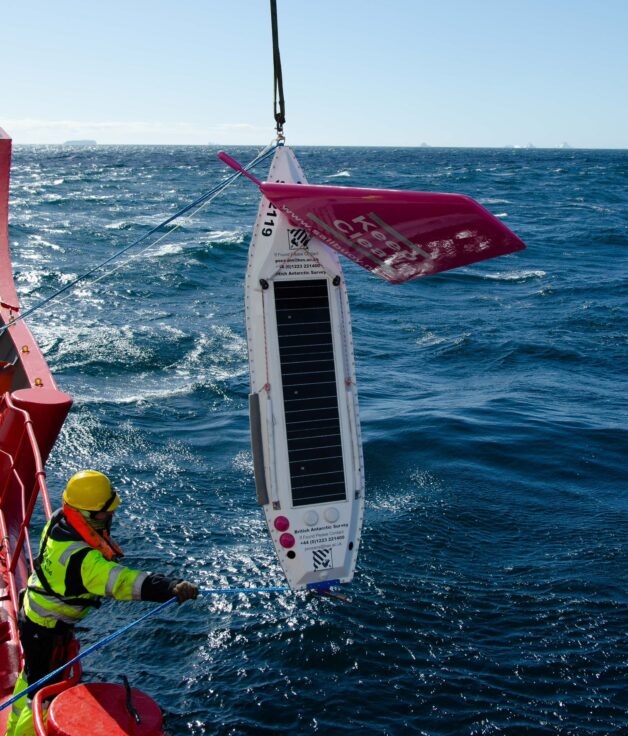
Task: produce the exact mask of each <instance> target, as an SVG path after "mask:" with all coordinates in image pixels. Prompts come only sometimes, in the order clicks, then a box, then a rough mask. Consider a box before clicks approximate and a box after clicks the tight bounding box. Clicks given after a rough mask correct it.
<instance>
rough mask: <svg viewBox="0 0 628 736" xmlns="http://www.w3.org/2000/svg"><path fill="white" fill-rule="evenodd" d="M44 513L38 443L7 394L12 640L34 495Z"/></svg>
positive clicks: (5, 562) (2, 487) (6, 562)
mask: <svg viewBox="0 0 628 736" xmlns="http://www.w3.org/2000/svg"><path fill="white" fill-rule="evenodd" d="M38 498H41V501H42V503H43V507H44V512H45V514H46V518H49V517H50V515H51V513H52V509H51V506H50V499H49V497H48V488H47V486H46V474H45V472H44V469H43V464H42V461H41V455H40V452H39V447H38V444H37V441H36V439H35V433H34V430H33V425H32V422H31V418H30V416H29V414H28V412H26V411H25V410H23V409H19V408H18V407H16V406H15V405H14V403H13V401H12V400H11V397H10V395H9V394H8V393H6V394H4V396H2V398H0V534H1V535H2V545H1V549H0V555H1V557H2V559H1V563H2V565H1V567H2V568H3V569H2V577H3V582H4V585H5V591H6V592H5V595H7V598H8V600H5V601H4V606H5V610H6V612H7V613H8V616H7V618H6V621H7V623H8V624H9V627H10V635H9V637H7V638H8V639H11V640H13V641H15V642H17V641H18V633H17V612H18V611H19V590H20V588H22V587H24V586H25V585H26V581H27V579H28V576H29V575H30V573H31V571H32V566H33V553H32V549H31V542H30V536H29V532H28V527H29V524H30V521H31V517H32V515H33V510H34V508H35V504H36V502H37V499H38Z"/></svg>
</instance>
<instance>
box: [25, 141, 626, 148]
mask: <svg viewBox="0 0 628 736" xmlns="http://www.w3.org/2000/svg"><path fill="white" fill-rule="evenodd" d="M13 143H14V145H16V146H69V147H81V146H84V147H89V146H98V147H105V146H164V147H176V146H194V147H200V148H202V147H207V148H231V149H233V148H257V147H261V146H264V145H267V144H266V143H218V142H216V141H208V142H207V143H99V142H98V141H96V140H94V139H92V138H80V139H78V138H77V139H72V140H67V141H63V142H62V143H59V142H57V143H52V142H47V143H26V142H25V143H18V142H16V141H15V140H13ZM289 145H292V146H293V147H295V148H297V147H298V148H397V149H398V148H408V149H414V148H419V149H430V148H434V149H437V148H441V149H442V148H450V149H474V148H477V149H489V150H490V149H493V150H518V151H519V150H523V151H525V150H546V151H559V150H575V151H577V150H581V151H587V150H590V151H625V150H628V148H620V147H606V148H605V147H599V146H596V147H591V148H589V147H586V146H572V145H570V144H569V143H567V142H563V143H560V144H557V145H554V146H537V145H535V144H534V143H527V144H525V145H523V144H512V143H507V144H502V145H495V146H471V145H465V146H439V145H433V144H431V143H427V142H425V141H423V142H421V143H417V144H414V145H390V144H389V145H355V144H339V143H336V144H317V143H298V142H292V143H290V144H289Z"/></svg>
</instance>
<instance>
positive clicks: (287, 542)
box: [279, 534, 295, 549]
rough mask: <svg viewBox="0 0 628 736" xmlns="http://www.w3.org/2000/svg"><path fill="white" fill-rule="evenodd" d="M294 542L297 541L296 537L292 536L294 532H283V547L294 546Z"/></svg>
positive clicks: (280, 539) (280, 541) (280, 538)
mask: <svg viewBox="0 0 628 736" xmlns="http://www.w3.org/2000/svg"><path fill="white" fill-rule="evenodd" d="M294 542H295V539H294V537H293V536H292V534H282V535H281V536H280V537H279V544H280V545H281V546H282V547H285V548H286V549H288V548H290V547H294Z"/></svg>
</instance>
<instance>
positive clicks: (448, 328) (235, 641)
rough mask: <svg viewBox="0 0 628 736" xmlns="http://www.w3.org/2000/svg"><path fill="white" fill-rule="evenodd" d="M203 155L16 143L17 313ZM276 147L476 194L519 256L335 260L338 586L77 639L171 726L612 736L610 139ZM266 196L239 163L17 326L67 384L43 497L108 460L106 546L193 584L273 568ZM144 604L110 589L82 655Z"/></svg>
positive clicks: (617, 180)
mask: <svg viewBox="0 0 628 736" xmlns="http://www.w3.org/2000/svg"><path fill="white" fill-rule="evenodd" d="M230 152H231V153H232V154H233V155H234V156H236V157H237V158H239V159H240V160H242V161H249V160H251V159H252V158H253V157H254V155H255V153H256V152H255V151H254V150H253V149H232V150H230ZM215 153H216V150H215V149H212V148H201V147H123V146H120V147H107V146H102V147H97V148H85V149H81V148H77V149H75V148H67V147H20V146H18V147H16V149H15V151H14V168H13V179H12V189H11V209H10V216H11V228H10V240H11V247H12V252H13V259H14V267H15V274H16V279H17V284H18V288H19V292H20V295H21V300H22V304H23V306H24V307H28V306H30V305H32V304H34V303H35V302H37V301H38V300H39V299H41V298H43V297H44V296H46V295H48V294H49V293H51V292H52V291H54V290H56V289H58V288H59V287H61V286H62V285H63V284H64V283H67V282H68V280H70V279H71V278H72V277H74V276H76V275H77V274H79V273H82V272H83V271H86V270H88V268H90V267H91V266H92V265H94V264H95V263H97V262H99V261H100V260H102V259H104V258H105V257H107V256H109V255H110V254H111V253H113V252H114V251H116V250H117V249H119V248H121V247H123V246H124V245H126V244H128V243H130V242H131V241H132V240H133V239H135V238H136V237H138V236H140V235H141V234H142V233H143V232H145V231H146V230H147V229H149V228H150V227H151V226H152V225H154V224H156V223H158V222H160V221H161V220H162V219H164V218H165V217H167V216H168V215H170V214H172V213H173V212H174V211H176V210H177V209H178V208H179V207H181V206H183V205H185V204H187V203H188V202H189V201H191V200H192V199H194V198H196V197H197V196H198V195H199V194H200V193H202V192H203V191H205V190H207V189H210V188H211V187H212V186H213V185H214V184H215V183H217V182H218V181H220V180H221V179H223V178H224V177H225V176H226V175H227V172H226V171H225V170H224V168H223V166H222V165H221V164H220V163H219V162H218V161H217V160H216V157H215ZM296 153H297V155H298V156H299V158H300V160H301V163H302V165H303V168H304V170H305V172H306V175H307V176H308V178H309V180H310V181H311V182H314V183H334V184H346V185H356V186H378V187H391V188H404V189H405V188H407V189H424V190H432V191H448V192H461V193H464V194H468V195H471V196H473V197H475V198H476V199H478V200H479V201H480V202H481V203H482V204H484V205H485V206H486V207H487V208H488V209H489V210H491V211H492V212H493V213H494V214H496V215H497V216H498V217H500V218H502V219H503V220H504V222H505V223H506V224H507V225H509V226H510V227H511V228H512V229H513V230H514V231H515V232H516V233H517V234H518V235H519V236H520V237H521V238H522V239H523V240H524V241H525V242H526V243H527V246H528V248H527V250H525V251H523V252H521V253H517V254H513V255H510V256H507V257H503V258H499V259H496V260H494V261H488V262H485V263H480V264H477V265H474V266H472V267H468V268H464V269H460V270H458V271H454V272H450V273H446V274H442V275H438V276H435V277H431V278H428V279H421V280H418V281H414V282H410V283H407V284H405V285H400V286H391V285H388V284H386V283H384V282H383V281H380V280H378V279H377V278H375V277H373V276H371V275H369V274H368V273H367V272H365V271H362V270H361V269H359V268H358V267H357V266H354V265H353V264H351V263H345V264H344V267H345V275H346V278H347V283H348V288H349V296H350V302H351V309H352V317H353V329H354V341H355V350H356V361H357V371H358V388H359V393H360V406H361V417H362V431H363V439H364V454H365V464H366V483H367V494H366V515H365V524H364V530H363V542H362V548H361V552H360V558H359V561H358V569H357V573H356V577H355V580H354V582H353V584H352V585H351V586H350V589H349V590H348V593H349V594H350V596H351V599H352V602H351V603H350V604H343V603H339V602H337V601H332V600H329V599H320V598H316V597H312V596H309V595H294V594H279V595H257V596H247V597H245V596H236V597H220V598H210V599H208V598H205V599H203V600H199V601H197V602H193V603H186V604H185V605H184V606H182V607H180V608H176V609H174V608H169V609H166V610H165V611H164V612H163V614H161V615H160V616H158V617H156V618H154V619H149V621H147V622H146V623H145V624H143V625H142V626H140V627H138V628H136V629H134V630H133V631H131V632H129V633H128V635H126V636H125V637H124V638H122V639H120V640H118V641H116V642H115V643H113V644H112V645H110V646H109V647H108V648H107V649H104V650H101V651H100V652H98V653H97V654H95V655H93V656H91V657H90V658H89V659H87V660H86V661H85V669H86V676H87V677H89V678H92V679H95V680H118V681H119V676H120V675H121V674H123V673H124V674H126V675H128V677H129V679H130V681H131V683H132V684H133V685H134V686H136V687H139V688H141V689H143V690H145V691H147V692H148V693H149V694H150V695H152V696H153V697H154V698H156V700H157V701H158V702H159V703H160V704H161V706H162V707H163V709H164V712H165V714H166V727H167V731H168V733H169V734H171V735H174V736H179V735H182V734H195V735H200V734H223V735H226V734H233V735H234V736H235V735H239V734H271V733H289V734H295V733H298V734H386V735H388V736H393V735H396V734H573V735H574V736H576V735H578V736H580V735H583V734H618V733H620V732H624V733H626V732H628V711H627V707H628V695H627V691H628V640H627V637H626V629H627V625H628V592H627V583H628V573H627V570H628V498H627V483H626V446H627V442H626V439H627V432H626V389H625V371H626V365H627V361H626V316H627V311H628V310H627V306H626V295H627V291H628V289H627V268H626V246H627V245H628V236H627V212H628V195H627V189H626V185H627V183H628V152H626V151H582V150H560V151H550V150H505V149H502V150H472V149H392V148H386V149H384V148H382V149H376V148H369V149H359V148H320V149H317V148H303V149H299V148H296ZM265 166H266V164H264V165H262V166H261V167H260V169H259V171H258V172H257V173H258V175H259V176H261V177H262V178H263V175H264V173H265ZM257 203H258V194H257V192H256V190H255V188H254V187H253V186H252V185H250V184H248V183H246V182H239V183H238V184H237V185H235V186H234V187H232V188H231V189H230V190H229V191H227V192H226V193H225V194H224V195H223V196H222V197H221V198H219V199H217V200H216V201H215V202H214V203H213V204H212V205H211V206H210V207H209V208H208V209H207V210H206V211H203V212H202V213H199V215H197V216H196V217H195V218H194V219H193V220H191V221H189V222H186V223H184V224H183V225H182V226H181V227H180V228H179V229H177V230H176V231H175V232H172V233H170V236H169V238H168V239H166V240H163V241H161V242H159V243H157V244H156V245H155V246H154V247H153V248H151V249H149V250H147V251H145V252H144V253H143V254H142V255H141V256H140V257H138V258H136V259H135V260H133V261H131V262H130V263H127V264H126V266H125V267H123V268H120V269H119V270H117V271H115V273H109V274H108V276H107V277H106V278H103V279H102V280H100V281H98V282H97V283H94V284H87V285H81V286H80V287H79V288H78V289H77V290H76V292H75V293H74V294H73V295H71V296H68V297H66V298H63V299H62V300H60V301H59V302H58V303H57V304H56V306H54V305H51V306H50V307H48V308H46V309H44V310H41V311H40V312H38V313H36V314H34V315H33V316H32V317H31V318H30V319H29V326H30V327H31V329H32V331H33V332H34V334H35V336H36V337H37V339H38V341H39V343H40V345H41V347H42V349H43V351H44V353H45V355H46V356H47V358H48V360H49V363H50V365H51V367H52V370H53V372H54V374H55V376H56V379H57V382H58V384H59V386H60V388H62V389H63V390H65V391H67V392H68V393H70V394H71V395H72V396H73V397H74V399H75V405H74V409H73V411H72V413H71V415H70V417H69V419H68V421H67V424H66V425H65V428H64V430H63V433H62V435H61V437H60V439H59V442H58V444H57V446H56V448H55V450H54V452H53V454H52V456H51V458H50V461H49V463H48V479H49V485H50V489H51V495H52V497H53V503H55V502H58V500H59V498H60V493H61V490H62V487H63V484H64V481H65V479H66V478H67V477H68V476H69V475H70V474H71V473H73V472H74V471H76V470H78V469H80V468H83V467H95V468H99V469H101V470H103V471H104V472H107V473H109V474H111V475H112V477H113V478H114V480H115V482H116V483H117V485H118V487H119V488H120V490H121V493H122V495H123V497H124V506H123V507H122V508H121V510H120V512H119V513H118V515H117V516H118V517H119V518H118V519H117V520H116V532H117V538H118V539H119V541H120V543H121V545H122V546H123V548H124V549H125V552H126V560H127V563H128V564H129V565H131V566H133V567H138V568H141V569H147V570H151V571H160V572H164V573H170V574H176V575H181V576H185V577H187V578H189V579H192V580H195V581H198V582H199V584H201V585H202V586H203V587H216V586H227V585H229V586H246V585H277V584H278V585H282V584H283V579H282V574H281V570H280V568H279V566H278V564H277V563H276V561H275V558H274V554H273V551H272V548H271V544H270V541H269V539H268V537H267V533H266V531H265V528H264V523H263V520H262V514H261V511H260V509H259V507H258V506H257V504H256V500H255V488H254V480H253V471H252V458H251V452H250V447H249V438H248V415H247V393H248V373H247V371H248V367H247V357H246V344H245V333H244V320H243V279H244V271H245V265H246V258H247V246H248V240H249V237H250V234H251V230H252V224H253V220H254V217H255V213H256V208H257ZM38 521H39V522H41V514H40V515H39V517H38ZM150 607H151V604H143V603H138V604H128V603H118V602H107V603H106V604H105V605H104V606H103V608H102V609H101V610H100V611H98V612H95V613H93V614H91V615H90V617H89V619H87V621H86V623H85V625H84V626H82V627H81V631H80V638H81V641H82V644H83V646H87V645H88V644H90V643H93V642H94V641H96V640H97V639H98V638H100V637H101V636H103V635H105V634H107V633H110V632H112V631H114V630H115V629H117V628H118V627H120V626H123V625H125V624H127V623H129V622H130V621H131V620H133V619H134V618H136V617H138V616H139V615H140V614H142V613H144V612H146V611H147V610H149V609H150Z"/></svg>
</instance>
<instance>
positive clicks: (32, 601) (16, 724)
mask: <svg viewBox="0 0 628 736" xmlns="http://www.w3.org/2000/svg"><path fill="white" fill-rule="evenodd" d="M119 505H120V497H119V496H118V494H117V493H116V491H115V490H114V489H113V488H112V486H111V482H110V481H109V478H107V476H105V475H103V474H102V473H99V472H98V471H96V470H82V471H81V472H80V473H76V475H73V476H72V478H70V480H69V481H68V484H67V486H66V488H65V491H64V492H63V507H62V508H61V509H59V510H58V511H56V512H55V513H54V514H53V515H52V517H51V518H50V520H49V522H48V523H47V524H46V526H45V527H44V531H43V534H42V538H41V545H40V549H39V556H38V557H37V559H36V560H35V561H34V563H33V566H34V571H33V573H32V575H31V576H30V578H29V580H28V587H27V588H26V590H25V592H24V597H23V603H22V607H21V609H20V614H19V621H18V623H19V630H20V638H21V641H22V650H23V652H24V669H23V670H22V672H21V673H20V676H19V678H18V680H17V683H16V685H15V689H14V691H13V693H14V695H17V694H18V693H20V692H21V691H22V690H24V689H25V688H26V687H28V685H29V684H32V683H34V682H37V681H38V680H39V679H40V678H42V677H44V676H45V675H47V674H48V673H49V672H52V671H53V670H55V669H56V668H57V667H60V666H61V665H62V664H63V663H65V662H66V661H67V659H68V657H67V654H66V652H67V648H68V644H69V642H70V641H71V640H72V638H73V632H74V626H75V624H76V623H77V622H79V621H81V619H83V618H84V617H85V616H87V614H88V613H89V611H90V610H91V609H92V608H98V607H99V606H100V603H101V598H103V597H107V598H115V599H116V600H120V601H132V600H134V601H155V602H158V603H161V602H165V601H167V600H170V598H172V597H175V596H176V598H177V599H178V601H179V603H183V601H186V600H188V599H190V598H196V597H197V595H198V588H197V587H196V585H193V584H192V583H189V582H187V581H185V580H181V579H172V578H168V577H165V576H164V575H156V574H152V573H146V572H140V571H138V570H131V569H130V568H128V567H125V566H124V565H121V564H120V563H119V559H120V558H121V557H122V556H123V555H122V550H121V549H120V548H119V547H118V545H117V544H116V543H115V542H114V540H113V539H112V538H111V536H110V528H111V522H112V519H113V514H114V512H115V510H116V509H117V508H118V506H119ZM60 679H61V677H60V676H58V677H56V678H55V679H52V680H50V681H49V682H47V683H46V685H49V684H52V683H53V682H56V681H58V680H60ZM42 687H43V686H42ZM33 696H34V693H30V694H29V697H28V698H27V697H24V698H21V699H20V700H18V701H16V702H15V703H14V704H13V710H12V712H11V714H10V716H9V721H8V725H7V736H25V735H26V734H34V733H35V731H34V727H33V714H32V711H31V707H30V705H31V699H32V697H33Z"/></svg>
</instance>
